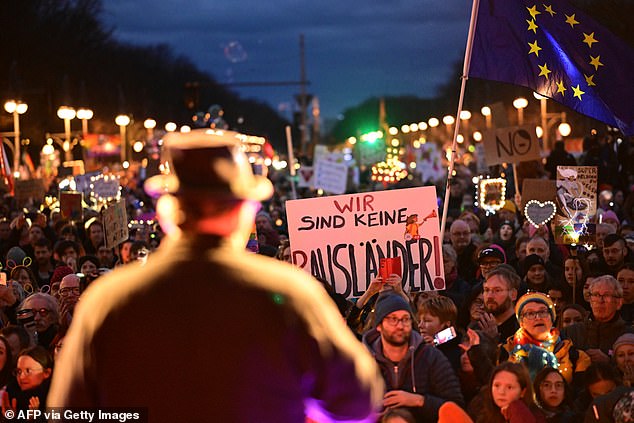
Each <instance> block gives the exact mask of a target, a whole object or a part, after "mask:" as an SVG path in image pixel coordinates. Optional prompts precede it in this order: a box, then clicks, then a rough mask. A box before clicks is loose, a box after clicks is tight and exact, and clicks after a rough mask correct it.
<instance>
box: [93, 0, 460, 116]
mask: <svg viewBox="0 0 634 423" xmlns="http://www.w3.org/2000/svg"><path fill="white" fill-rule="evenodd" d="M104 8H105V13H104V15H103V18H104V19H105V21H106V23H107V25H110V26H112V27H114V29H115V32H114V34H115V37H116V38H118V39H119V40H121V41H126V42H130V43H134V44H139V45H148V44H157V43H166V44H169V45H171V46H172V47H173V49H174V52H175V53H176V54H182V55H184V56H187V57H188V58H190V59H191V61H192V62H193V63H195V64H196V65H197V66H198V67H199V68H200V69H201V70H203V71H206V72H209V73H210V74H212V75H213V76H214V77H215V78H216V80H217V81H218V82H221V83H228V82H254V81H255V82H279V81H298V80H299V79H300V65H299V64H300V58H299V57H300V55H299V35H300V34H302V33H303V34H304V38H305V58H306V77H307V79H308V80H309V81H310V83H311V85H310V86H309V87H308V92H309V93H311V94H314V95H316V96H317V97H318V98H319V101H320V104H321V112H322V117H324V118H334V117H336V116H337V115H338V114H340V113H342V112H343V111H344V110H345V109H346V108H349V107H352V106H355V105H357V104H358V103H360V102H362V101H364V100H366V99H367V98H369V97H373V96H381V95H415V96H419V97H428V96H432V95H433V94H434V92H435V88H436V87H437V86H438V85H439V84H441V83H443V82H445V81H446V80H447V78H448V74H449V72H450V69H451V66H452V64H453V63H455V62H457V61H462V58H463V55H464V48H465V44H466V36H467V32H468V26H469V15H470V12H471V2H470V1H469V0H445V1H432V0H367V1H361V0H312V1H309V0H272V1H267V0H225V1H218V0H106V1H104ZM232 89H233V90H234V91H236V92H238V93H239V94H240V95H241V96H242V97H245V98H256V99H259V100H262V101H266V102H268V103H269V104H270V105H271V106H272V107H274V108H275V109H277V110H280V111H281V112H282V114H284V115H285V116H286V117H290V114H286V113H289V112H287V111H288V110H289V107H291V106H292V105H293V104H294V98H293V96H294V94H297V93H299V87H298V86H282V87H234V88H232Z"/></svg>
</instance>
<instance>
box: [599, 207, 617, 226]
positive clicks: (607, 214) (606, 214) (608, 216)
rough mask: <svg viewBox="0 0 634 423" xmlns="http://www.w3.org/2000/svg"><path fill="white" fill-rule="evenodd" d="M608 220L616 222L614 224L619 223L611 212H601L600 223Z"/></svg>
mask: <svg viewBox="0 0 634 423" xmlns="http://www.w3.org/2000/svg"><path fill="white" fill-rule="evenodd" d="M608 219H610V220H614V221H616V223H621V221H620V220H619V217H618V216H617V215H616V213H614V212H613V211H612V210H608V211H605V212H603V214H601V221H602V222H605V221H606V220H608Z"/></svg>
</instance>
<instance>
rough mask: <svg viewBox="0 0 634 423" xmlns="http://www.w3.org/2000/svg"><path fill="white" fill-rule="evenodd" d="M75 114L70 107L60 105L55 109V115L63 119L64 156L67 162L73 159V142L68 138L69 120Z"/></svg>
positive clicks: (73, 117)
mask: <svg viewBox="0 0 634 423" xmlns="http://www.w3.org/2000/svg"><path fill="white" fill-rule="evenodd" d="M76 115H77V113H76V112H75V109H73V108H72V107H68V106H61V107H60V108H59V109H57V117H58V118H60V119H62V120H63V121H64V136H65V137H66V142H65V143H64V158H65V160H66V161H67V162H69V161H71V160H72V159H73V156H72V154H71V149H72V148H73V143H72V140H71V139H70V121H71V120H73V119H75V116H76Z"/></svg>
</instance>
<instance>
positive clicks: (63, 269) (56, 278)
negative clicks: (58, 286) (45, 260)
mask: <svg viewBox="0 0 634 423" xmlns="http://www.w3.org/2000/svg"><path fill="white" fill-rule="evenodd" d="M71 273H75V272H73V269H71V268H70V267H68V266H57V267H56V268H55V270H54V271H53V275H52V276H51V285H53V284H54V283H55V282H61V281H62V278H63V277H64V276H66V275H70V274H71Z"/></svg>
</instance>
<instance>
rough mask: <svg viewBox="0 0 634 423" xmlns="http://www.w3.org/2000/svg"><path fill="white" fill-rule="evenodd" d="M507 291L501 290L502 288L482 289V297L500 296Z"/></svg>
mask: <svg viewBox="0 0 634 423" xmlns="http://www.w3.org/2000/svg"><path fill="white" fill-rule="evenodd" d="M505 291H508V289H502V288H493V289H489V288H484V290H483V291H482V292H483V293H484V295H500V294H501V293H503V292H505Z"/></svg>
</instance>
